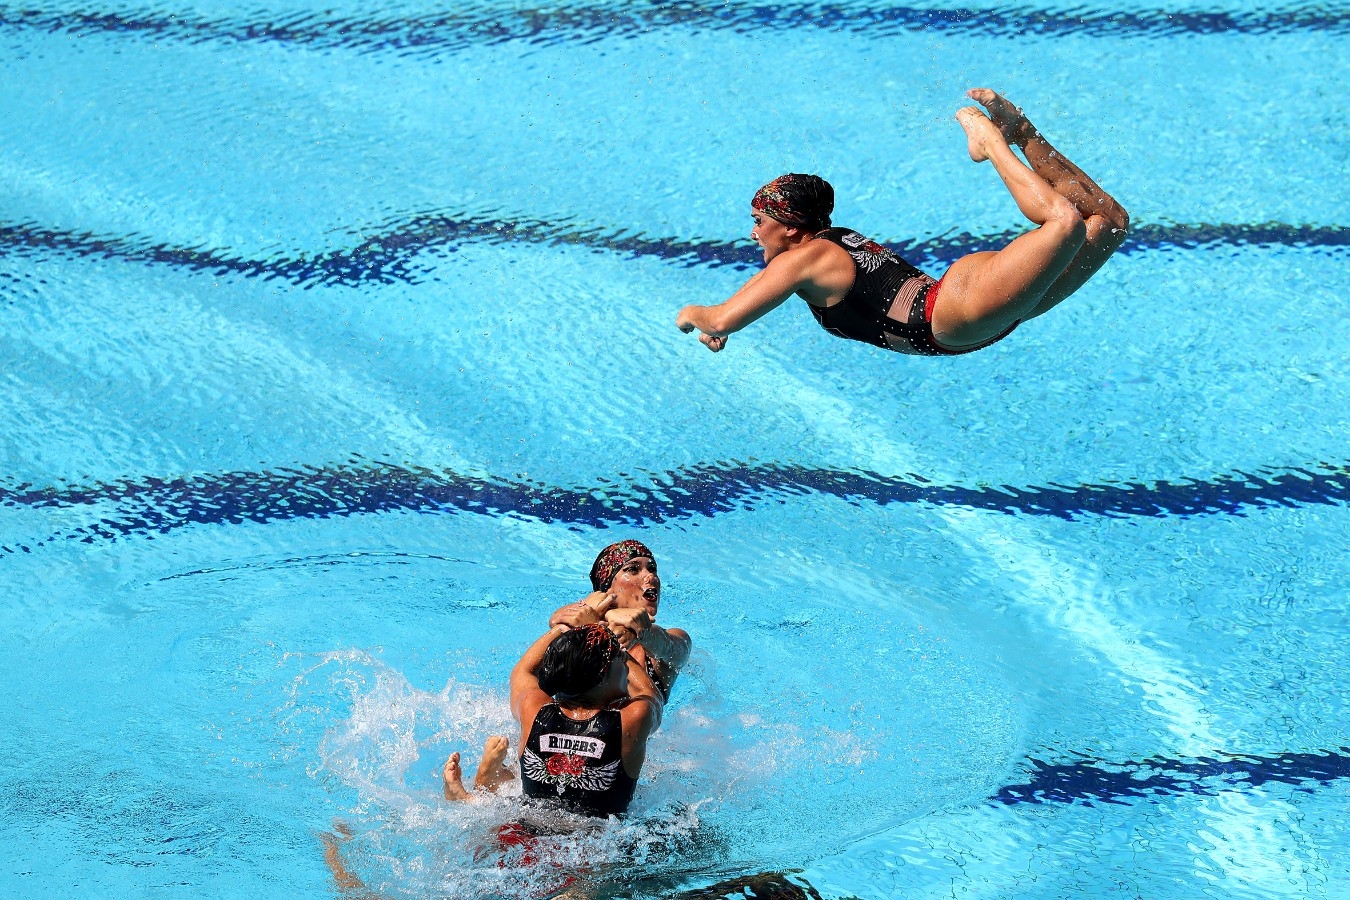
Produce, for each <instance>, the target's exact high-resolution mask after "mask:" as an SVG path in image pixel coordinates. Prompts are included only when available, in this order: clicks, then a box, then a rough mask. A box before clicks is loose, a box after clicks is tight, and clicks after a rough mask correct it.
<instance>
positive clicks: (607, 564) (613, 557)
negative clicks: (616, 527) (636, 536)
mask: <svg viewBox="0 0 1350 900" xmlns="http://www.w3.org/2000/svg"><path fill="white" fill-rule="evenodd" d="M639 556H645V557H647V558H648V559H650V560H651V561H652V562H655V561H656V557H655V556H654V555H653V554H652V551H650V550H648V549H647V545H646V544H644V543H642V542H641V541H634V540H627V541H619V542H618V543H617V544H610V545H609V546H608V547H606V548H605V549H603V550H601V551H600V555H599V556H597V557H596V558H595V562H593V563H591V590H595V591H607V590H609V586H610V585H611V584H613V583H614V576H615V575H617V574H619V570H620V569H622V568H623V567H624V566H626V565H628V562H629V561H630V560H633V559H637V558H638V557H639Z"/></svg>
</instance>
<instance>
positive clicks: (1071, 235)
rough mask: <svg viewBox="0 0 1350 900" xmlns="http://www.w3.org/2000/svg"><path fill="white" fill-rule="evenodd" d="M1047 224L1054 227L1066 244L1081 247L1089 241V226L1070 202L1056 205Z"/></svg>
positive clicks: (1064, 201) (1066, 201)
mask: <svg viewBox="0 0 1350 900" xmlns="http://www.w3.org/2000/svg"><path fill="white" fill-rule="evenodd" d="M1045 224H1046V225H1047V226H1051V227H1053V228H1054V229H1055V231H1056V232H1058V233H1059V234H1060V235H1061V240H1062V241H1063V242H1064V243H1065V244H1068V245H1074V246H1079V247H1081V246H1082V245H1083V243H1084V242H1085V241H1087V239H1088V225H1087V222H1086V221H1084V220H1083V214H1082V213H1080V212H1079V211H1078V208H1077V207H1075V206H1074V205H1073V204H1072V203H1070V202H1069V201H1068V200H1063V202H1062V203H1057V204H1055V209H1054V212H1053V213H1052V214H1051V217H1050V219H1049V220H1048V221H1047V222H1046V223H1045ZM1042 227H1045V226H1042Z"/></svg>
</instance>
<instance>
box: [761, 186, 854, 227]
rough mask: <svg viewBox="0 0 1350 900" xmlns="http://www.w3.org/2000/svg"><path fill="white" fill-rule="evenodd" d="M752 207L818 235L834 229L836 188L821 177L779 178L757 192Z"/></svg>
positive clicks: (787, 223) (784, 222)
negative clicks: (815, 232)
mask: <svg viewBox="0 0 1350 900" xmlns="http://www.w3.org/2000/svg"><path fill="white" fill-rule="evenodd" d="M750 206H751V207H752V208H753V209H757V210H759V211H760V212H762V213H764V214H765V215H766V216H769V217H770V218H773V219H777V220H778V221H779V222H782V223H783V224H784V225H794V226H797V227H800V228H810V229H813V230H817V231H818V230H820V229H822V228H829V227H830V213H832V212H834V188H832V187H830V183H829V182H828V181H826V180H825V179H824V178H821V177H820V176H819V175H799V174H796V173H789V174H787V175H779V176H778V177H777V178H775V179H774V180H773V181H770V182H769V183H768V184H766V185H764V187H762V188H760V189H759V190H757V191H755V197H754V199H753V200H751V201H750Z"/></svg>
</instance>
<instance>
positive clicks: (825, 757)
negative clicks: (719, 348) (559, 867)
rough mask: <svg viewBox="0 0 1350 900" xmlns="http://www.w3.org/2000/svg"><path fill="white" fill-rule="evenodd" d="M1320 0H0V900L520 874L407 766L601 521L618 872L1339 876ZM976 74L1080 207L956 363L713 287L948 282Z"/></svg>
mask: <svg viewBox="0 0 1350 900" xmlns="http://www.w3.org/2000/svg"><path fill="white" fill-rule="evenodd" d="M1348 27H1350V8H1347V7H1345V6H1344V5H1340V6H1337V5H1324V6H1285V7H1279V8H1276V9H1273V10H1272V9H1269V8H1265V7H1257V6H1255V5H1251V6H1242V5H1239V4H1225V5H1220V6H1211V7H1192V8H1187V9H1185V10H1172V11H1170V12H1162V11H1159V10H1155V9H1153V8H1148V7H1109V8H1108V7H1102V8H1092V9H1084V8H1078V7H1063V6H1034V7H1027V6H1021V7H1000V6H993V5H987V4H985V5H976V6H968V7H959V8H958V7H930V6H917V7H901V6H891V7H868V6H864V5H862V4H851V3H845V4H837V5H811V4H805V5H791V4H784V5H778V6H774V5H758V6H736V5H728V6H722V5H708V6H699V5H696V4H685V3H681V4H672V5H666V6H651V5H642V4H631V5H595V6H583V7H571V8H565V7H537V8H535V7H526V6H522V5H505V4H496V5H488V4H483V5H474V6H468V7H460V8H456V9H453V10H447V9H443V8H436V7H431V6H421V5H418V4H416V3H400V4H396V5H389V6H384V7H381V8H379V9H370V8H368V7H364V6H357V5H356V4H347V5H341V4H327V5H324V6H322V7H318V6H303V5H295V6H285V5H282V4H272V5H253V6H249V7H232V6H225V5H219V6H214V5H211V4H204V3H199V4H195V5H193V4H183V5H179V6H173V7H159V6H154V7H151V6H133V5H108V4H101V5H99V6H97V7H89V6H79V5H75V4H62V3H47V4H29V5H25V6H23V7H21V8H20V7H16V6H4V7H0V60H3V63H0V65H2V66H3V69H2V70H3V72H4V84H5V85H6V88H5V90H4V91H3V92H0V123H3V124H0V129H3V137H4V139H3V142H0V186H2V187H3V190H2V191H0V359H2V360H3V366H2V368H0V374H2V376H3V377H0V460H2V461H3V468H2V469H0V573H2V574H3V577H2V579H0V584H3V585H4V597H5V602H4V603H3V606H0V642H2V643H0V648H2V649H3V652H0V673H3V675H4V678H5V680H6V682H7V683H8V684H9V685H10V686H11V687H10V691H9V694H10V700H9V703H8V710H9V712H8V714H7V715H6V717H5V720H4V721H5V727H4V728H3V729H0V742H2V743H0V749H2V750H3V752H0V782H2V784H3V790H0V846H3V847H4V849H5V853H4V854H3V857H4V862H3V864H2V865H0V893H2V894H4V895H5V896H16V897H68V896H119V897H120V896H126V897H161V896H182V897H200V896H221V897H226V896H229V897H236V896H248V897H250V898H262V897H288V898H289V897H299V896H328V895H332V894H333V893H334V888H333V885H332V883H331V880H330V878H329V875H328V872H327V870H326V869H325V867H324V863H323V859H322V854H321V850H320V844H319V841H318V837H317V835H318V834H319V833H321V832H323V831H327V830H329V829H331V828H333V827H334V821H335V820H338V821H341V822H344V823H347V824H348V825H349V826H350V828H351V830H352V832H353V834H354V837H353V838H352V840H351V841H350V842H349V843H348V844H347V847H346V852H347V853H348V855H349V858H350V861H351V863H352V865H353V866H354V868H355V869H356V870H357V871H358V872H359V873H360V875H361V877H362V878H363V879H364V880H365V881H366V882H367V883H368V884H369V885H371V886H372V887H374V888H377V889H378V890H379V891H380V892H381V893H383V894H384V895H386V896H390V897H457V898H458V897H498V896H505V897H533V896H539V895H540V894H541V892H545V891H547V890H548V889H549V887H550V886H551V885H552V884H554V883H555V882H554V880H553V879H554V873H553V872H549V871H538V870H520V869H513V868H506V869H503V868H500V867H499V866H498V865H497V861H496V859H495V858H493V857H491V856H488V857H481V856H479V857H475V848H476V847H478V846H479V845H480V844H481V842H482V838H483V835H484V833H485V832H486V830H487V829H488V828H489V827H490V826H491V825H493V824H494V823H496V822H499V821H502V820H504V818H505V817H507V816H509V815H510V813H511V810H512V803H513V802H514V801H512V800H511V799H510V798H506V799H503V800H501V801H500V802H499V803H497V804H486V805H481V806H476V807H471V808H464V807H454V808H451V807H448V806H447V805H446V804H445V803H444V802H442V801H441V800H440V799H439V796H440V794H439V791H440V788H439V781H438V777H439V776H438V772H439V767H440V764H441V762H442V761H443V760H444V758H445V756H446V755H447V754H448V753H450V752H451V751H453V750H460V751H462V752H463V753H465V754H466V755H467V756H469V757H470V758H475V759H476V757H477V752H478V748H479V747H481V745H482V742H483V740H484V738H485V737H486V736H487V735H488V734H491V733H496V732H502V733H508V734H510V733H511V728H512V727H513V726H511V724H510V723H509V719H508V715H507V713H506V710H505V702H504V699H505V682H506V675H507V673H508V671H509V668H510V666H511V664H512V663H513V662H514V661H515V659H516V658H517V657H518V655H519V653H520V652H521V650H522V649H523V648H524V646H526V644H527V643H528V642H529V640H530V639H531V638H533V637H534V636H535V634H536V632H537V630H539V629H540V628H541V627H542V624H543V622H544V621H545V619H546V617H547V614H548V612H549V611H551V610H552V609H553V608H555V607H556V606H557V605H559V604H561V603H563V602H567V601H570V600H572V599H575V598H576V597H578V596H580V595H581V594H582V593H584V591H585V590H586V587H587V585H586V581H585V573H586V571H587V568H588V567H589V564H590V561H591V558H592V557H593V555H594V553H595V552H596V550H597V549H599V548H600V547H601V546H603V545H604V544H606V543H609V542H610V541H612V540H616V539H619V538H621V537H629V536H636V537H640V538H641V539H642V540H643V541H644V542H646V543H647V544H649V545H650V546H651V547H653V548H654V550H655V552H656V553H657V554H658V556H659V557H660V561H661V565H662V572H663V577H664V580H665V592H664V600H663V605H662V610H661V620H662V622H663V623H665V624H667V625H678V626H681V627H685V628H687V629H688V630H689V631H690V632H691V633H692V634H693V635H694V638H695V641H696V648H695V654H694V659H693V661H692V662H691V666H690V669H689V670H688V672H687V674H686V675H684V676H683V677H682V679H681V682H680V684H679V685H678V687H677V688H676V693H675V696H674V698H673V702H672V705H671V707H670V708H669V710H668V715H667V720H666V724H665V727H664V728H663V729H662V731H661V733H660V734H659V735H658V737H657V738H656V739H655V743H654V744H653V746H652V749H651V752H650V757H649V763H648V767H647V768H646V769H645V770H644V774H643V781H642V784H641V785H640V787H639V791H638V797H637V800H636V802H635V806H634V811H633V815H632V816H631V817H630V819H629V820H628V821H626V822H625V823H623V824H622V825H618V826H615V827H613V828H611V829H610V830H609V831H608V832H607V833H606V834H604V835H602V836H600V837H599V838H597V839H596V840H594V841H593V842H591V843H589V844H587V845H586V846H585V847H584V848H583V847H581V846H579V845H576V844H573V845H569V846H564V847H562V848H561V849H560V850H559V852H560V853H562V854H564V856H566V854H567V853H581V852H583V850H584V852H585V854H586V855H587V859H588V862H589V863H590V864H591V866H592V868H593V869H594V870H596V871H601V872H605V873H609V875H608V877H610V878H611V882H610V883H608V884H607V886H605V887H604V890H605V891H608V895H610V896H634V897H656V896H670V895H674V894H678V893H679V892H681V891H686V892H687V891H692V890H697V889H698V888H701V887H703V886H706V885H710V884H713V883H723V882H726V881H728V880H734V879H736V878H738V877H742V876H747V875H752V874H755V873H761V872H786V871H793V872H795V873H796V874H794V875H793V878H794V879H795V880H796V883H797V884H798V886H799V890H800V891H806V890H807V888H805V887H803V885H807V884H809V885H811V888H810V890H813V891H816V892H818V893H819V895H820V896H822V897H824V898H840V900H842V898H850V897H857V898H888V897H1018V898H1060V897H1063V898H1076V897H1103V896H1107V897H1115V896H1120V897H1141V898H1159V897H1163V898H1191V897H1195V898H1200V897H1319V898H1320V897H1346V896H1350V891H1347V888H1346V887H1345V885H1346V883H1347V878H1350V833H1348V831H1347V826H1346V824H1345V816H1344V809H1345V806H1346V800H1347V789H1348V787H1350V735H1348V734H1347V724H1346V723H1347V721H1350V718H1348V717H1347V712H1348V711H1347V709H1346V706H1347V694H1346V691H1347V686H1348V684H1350V682H1348V681H1347V677H1346V675H1345V674H1344V673H1345V672H1346V670H1347V665H1348V664H1350V659H1348V658H1347V650H1346V647H1347V646H1348V644H1347V640H1346V639H1347V637H1350V618H1348V617H1347V612H1346V609H1347V604H1346V588H1345V585H1346V584H1347V583H1350V562H1348V561H1347V554H1346V553H1345V547H1346V546H1347V541H1348V539H1350V516H1348V515H1347V500H1348V499H1350V471H1348V470H1347V464H1348V463H1347V460H1348V459H1350V453H1347V449H1346V434H1347V418H1348V414H1347V410H1350V402H1348V401H1350V375H1347V366H1346V365H1345V363H1346V351H1345V347H1346V346H1347V345H1348V344H1350V324H1347V320H1346V317H1345V316H1344V315H1343V308H1344V303H1345V300H1344V298H1345V295H1346V292H1347V289H1350V276H1347V275H1346V265H1345V264H1346V258H1347V246H1350V232H1348V231H1347V227H1346V224H1345V218H1346V210H1347V209H1350V189H1348V188H1347V186H1346V179H1345V177H1344V172H1345V171H1346V167H1347V157H1348V156H1350V142H1348V141H1347V139H1346V134H1347V133H1350V114H1347V111H1346V107H1345V105H1344V103H1343V102H1341V98H1340V90H1339V86H1338V83H1337V82H1336V80H1335V76H1334V75H1333V74H1331V73H1335V72H1339V71H1343V70H1345V69H1346V67H1347V64H1350V52H1347V43H1346V32H1347V29H1348ZM983 84H987V85H990V86H994V87H996V88H999V89H1001V90H1004V91H1005V92H1007V93H1008V95H1009V96H1010V97H1012V98H1013V99H1014V100H1016V101H1017V102H1018V103H1020V104H1022V105H1024V106H1025V107H1026V109H1027V110H1028V112H1029V113H1030V114H1031V116H1032V118H1033V120H1034V121H1035V122H1036V123H1037V124H1038V125H1039V126H1040V127H1041V128H1042V129H1043V130H1044V131H1045V132H1046V133H1047V134H1048V135H1049V136H1050V137H1051V138H1052V140H1054V141H1055V142H1056V143H1057V144H1058V145H1059V146H1060V147H1061V148H1062V149H1063V150H1064V151H1065V152H1066V153H1068V154H1069V155H1070V156H1071V157H1072V158H1074V159H1075V160H1076V161H1077V162H1079V163H1081V164H1082V165H1083V167H1084V168H1085V169H1086V170H1087V171H1088V172H1089V173H1090V174H1092V175H1093V176H1094V177H1095V178H1097V179H1098V180H1099V181H1100V182H1101V183H1102V185H1103V186H1105V187H1106V188H1107V189H1108V190H1111V191H1112V192H1113V193H1115V194H1116V195H1117V196H1118V197H1119V198H1120V199H1121V200H1122V201H1123V202H1124V203H1125V205H1126V206H1127V207H1128V208H1129V209H1130V211H1131V213H1132V215H1133V219H1134V223H1135V226H1136V227H1135V230H1134V234H1133V236H1132V238H1131V240H1130V242H1129V243H1127V245H1126V246H1125V248H1123V250H1122V252H1121V254H1120V255H1119V256H1118V257H1117V258H1116V259H1114V260H1113V261H1112V262H1111V263H1110V264H1109V265H1108V267H1107V268H1106V269H1105V270H1104V271H1103V272H1102V273H1101V274H1100V275H1099V276H1098V277H1096V278H1095V279H1094V280H1093V281H1092V282H1091V283H1090V284H1089V285H1088V286H1087V287H1086V288H1085V289H1084V290H1083V291H1082V292H1081V293H1079V294H1078V295H1076V296H1075V297H1074V298H1073V299H1072V300H1071V301H1069V302H1068V303H1066V304H1065V305H1064V306H1063V307H1061V308H1060V309H1058V310H1056V312H1055V313H1054V315H1051V316H1047V317H1044V318H1042V319H1039V320H1037V321H1035V322H1034V323H1031V324H1029V325H1027V326H1025V327H1023V328H1022V329H1020V330H1019V331H1018V333H1017V335H1016V336H1015V337H1014V338H1013V339H1010V340H1008V341H1006V342H1004V343H1002V344H1000V345H998V346H997V347H994V348H991V349H990V350H988V351H984V352H981V353H979V354H976V355H973V356H970V357H965V358H961V359H957V360H932V359H916V358H908V357H901V356H898V355H890V354H884V353H881V352H878V351H876V350H870V349H869V348H866V347H863V346H862V345H856V344H850V343H847V342H843V341H838V340H835V339H832V338H830V337H828V336H827V335H826V334H825V333H824V332H822V331H820V330H819V329H818V328H816V327H815V326H814V325H813V324H812V323H811V320H810V317H809V315H808V314H807V312H806V310H804V309H803V308H802V307H801V305H800V304H789V305H787V306H785V307H784V308H782V309H780V310H779V311H777V312H775V313H774V314H773V315H771V316H770V317H768V318H767V319H765V320H764V321H763V322H761V323H759V324H757V325H756V326H755V327H754V328H753V329H751V330H749V331H747V332H745V333H743V334H740V335H737V336H735V337H734V338H733V339H732V342H731V345H730V346H729V347H728V349H727V350H726V351H725V352H724V353H721V354H718V355H713V354H709V353H707V352H706V351H704V350H703V349H702V348H701V347H699V346H698V345H697V344H696V343H695V342H694V341H693V340H692V339H691V338H688V337H686V336H683V335H681V334H679V333H678V332H677V331H676V330H675V329H674V327H673V318H674V314H675V312H676V310H677V309H678V308H679V307H680V306H681V305H682V304H684V303H688V302H715V301H716V300H719V299H721V298H723V297H725V296H726V295H728V294H729V293H730V292H731V291H732V290H734V288H735V287H736V286H737V285H739V284H740V283H741V281H742V280H743V279H744V278H746V277H747V276H748V274H749V273H750V272H751V271H753V269H754V265H755V259H756V254H754V253H753V252H751V249H750V247H749V244H748V241H747V240H746V238H745V236H746V235H747V234H748V229H749V223H748V217H747V215H746V206H747V203H748V200H749V197H750V195H751V193H752V192H753V190H754V189H755V188H756V187H757V186H758V185H759V184H761V183H762V182H763V181H765V180H766V179H768V178H769V177H772V176H773V175H776V174H778V173H780V172H783V171H816V172H820V173H821V174H823V175H825V176H826V177H828V178H829V179H830V180H831V181H832V182H833V183H834V184H835V185H836V187H837V189H838V192H839V202H838V207H837V211H836V216H835V219H836V221H837V222H839V223H841V224H846V225H849V226H851V227H855V228H858V229H860V230H862V231H865V232H866V233H868V234H871V235H873V236H875V237H877V238H878V239H881V240H885V241H887V242H888V243H890V244H892V245H893V246H896V247H898V248H901V249H902V250H903V252H905V254H906V255H907V256H909V257H910V258H911V259H913V260H914V261H915V262H917V263H921V264H923V265H925V266H927V267H928V268H929V269H930V270H940V269H941V267H942V266H943V265H944V264H945V261H946V260H949V259H950V258H952V256H953V255H954V254H957V253H960V252H964V251H966V250H970V249H977V248H981V247H987V246H989V245H991V244H997V243H998V242H999V241H1002V240H1006V235H1007V234H1008V233H1009V232H1011V231H1013V230H1015V229H1018V228H1020V227H1022V223H1021V221H1020V219H1019V217H1018V215H1017V213H1016V210H1015V209H1014V208H1013V206H1012V204H1011V202H1010V201H1009V200H1008V198H1007V197H1006V195H1005V194H1004V193H1003V192H1002V190H1001V189H999V188H998V186H997V183H996V181H995V180H994V176H993V173H992V172H991V171H990V170H989V168H988V167H987V166H984V167H977V166H974V165H972V164H971V163H970V162H969V160H968V159H967V158H966V156H965V154H964V141H963V139H962V137H961V135H960V132H959V129H958V127H957V126H956V125H955V123H954V122H953V121H952V120H951V114H952V112H953V111H954V110H955V109H956V108H957V107H959V106H960V105H962V104H963V102H965V101H964V100H963V97H962V93H963V91H964V90H965V89H966V88H967V87H970V86H975V85H983Z"/></svg>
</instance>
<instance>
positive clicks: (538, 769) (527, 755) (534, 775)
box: [520, 749, 563, 794]
mask: <svg viewBox="0 0 1350 900" xmlns="http://www.w3.org/2000/svg"><path fill="white" fill-rule="evenodd" d="M520 769H521V772H522V773H524V775H525V777H526V778H528V779H530V780H531V781H537V782H539V783H540V784H556V785H557V786H558V793H560V794H561V793H562V792H563V785H562V779H560V778H558V776H556V775H551V774H549V771H548V763H546V762H544V761H543V760H542V759H540V758H539V756H538V755H537V754H536V753H535V752H534V751H533V750H528V749H527V750H526V751H525V752H524V753H522V754H520Z"/></svg>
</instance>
